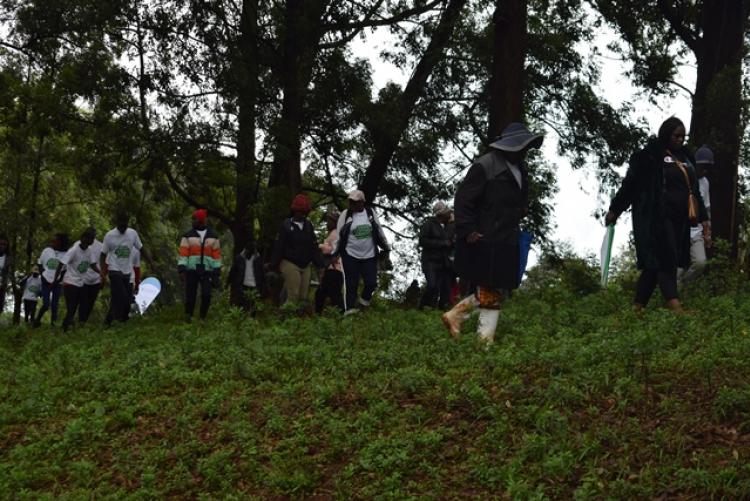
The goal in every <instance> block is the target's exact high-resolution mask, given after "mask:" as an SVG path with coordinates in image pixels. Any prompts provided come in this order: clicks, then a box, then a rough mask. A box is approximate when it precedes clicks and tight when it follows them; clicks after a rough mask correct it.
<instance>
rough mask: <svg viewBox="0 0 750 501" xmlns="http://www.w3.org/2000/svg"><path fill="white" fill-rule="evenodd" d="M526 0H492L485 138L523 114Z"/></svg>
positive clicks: (495, 134)
mask: <svg viewBox="0 0 750 501" xmlns="http://www.w3.org/2000/svg"><path fill="white" fill-rule="evenodd" d="M527 7H528V6H527V0H496V1H495V14H494V15H493V17H492V20H493V26H494V29H495V32H494V38H493V51H492V53H493V54H494V59H493V61H492V78H491V79H490V84H489V85H490V116H489V130H488V138H487V139H488V140H489V141H492V139H494V138H495V137H497V136H499V135H500V133H501V132H502V131H503V129H505V127H506V126H507V125H508V124H510V123H511V122H519V121H521V120H522V118H523V111H524V110H523V109H524V106H523V88H524V78H523V77H524V65H525V63H526V45H527V38H528V36H527V35H528V32H527V26H526V19H527V14H526V10H527Z"/></svg>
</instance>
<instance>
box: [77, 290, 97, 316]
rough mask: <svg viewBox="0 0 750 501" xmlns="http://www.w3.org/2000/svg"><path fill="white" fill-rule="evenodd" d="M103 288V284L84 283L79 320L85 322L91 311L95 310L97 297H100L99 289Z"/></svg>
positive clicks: (79, 306) (79, 307)
mask: <svg viewBox="0 0 750 501" xmlns="http://www.w3.org/2000/svg"><path fill="white" fill-rule="evenodd" d="M101 288H102V285H101V284H95V285H84V286H83V290H82V291H81V302H80V304H79V305H78V322H79V323H81V324H85V323H86V322H87V321H88V319H89V317H90V316H91V312H92V311H94V305H95V304H96V298H97V297H99V290H100V289H101Z"/></svg>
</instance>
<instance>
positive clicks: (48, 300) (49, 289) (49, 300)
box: [36, 277, 62, 324]
mask: <svg viewBox="0 0 750 501" xmlns="http://www.w3.org/2000/svg"><path fill="white" fill-rule="evenodd" d="M60 289H62V286H61V285H60V283H57V284H55V285H54V286H53V285H52V284H51V283H49V282H47V280H45V279H44V277H42V307H41V308H40V309H39V314H38V315H37V317H36V323H37V324H40V323H41V322H42V317H43V316H44V314H45V313H47V310H50V309H51V310H52V323H53V324H54V323H55V322H57V308H58V305H59V304H60V292H61V291H60Z"/></svg>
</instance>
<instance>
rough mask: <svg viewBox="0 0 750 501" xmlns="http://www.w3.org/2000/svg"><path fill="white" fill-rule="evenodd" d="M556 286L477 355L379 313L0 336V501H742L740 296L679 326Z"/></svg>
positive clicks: (745, 371)
mask: <svg viewBox="0 0 750 501" xmlns="http://www.w3.org/2000/svg"><path fill="white" fill-rule="evenodd" d="M585 262H586V261H582V262H575V263H572V264H571V263H570V262H566V263H567V265H568V266H573V267H575V266H581V267H582V266H584V263H585ZM587 266H588V267H589V268H591V264H590V263H589V264H588V265H587ZM553 271H555V272H556V273H558V274H559V276H564V272H562V271H560V269H559V268H553ZM566 284H567V282H565V281H564V280H563V279H560V280H558V281H555V282H554V283H553V284H552V285H550V286H549V287H548V289H547V290H542V289H535V290H529V291H519V293H518V294H516V295H514V297H513V298H512V299H511V300H510V301H509V302H508V303H507V305H506V308H505V309H504V310H503V312H502V314H501V317H500V325H499V326H498V334H497V339H496V342H495V344H494V345H493V346H492V347H491V348H490V349H489V350H485V349H484V348H483V347H482V346H481V345H480V344H479V343H478V341H477V339H476V337H475V335H474V334H470V333H469V331H470V329H471V327H472V325H467V326H466V329H465V334H464V336H463V337H462V338H461V340H460V341H459V342H455V341H453V340H452V339H450V338H449V337H448V336H447V335H446V333H445V331H444V329H443V326H442V325H441V323H440V320H439V317H438V315H437V314H435V313H424V312H418V311H409V310H400V309H396V308H392V307H390V306H387V305H383V304H379V305H377V304H376V305H375V306H374V307H373V308H372V309H371V310H369V311H368V312H367V313H364V314H361V315H358V316H354V317H347V318H343V319H342V318H340V317H339V316H338V315H330V316H329V315H326V316H322V317H316V318H306V319H300V318H298V317H296V316H291V317H288V318H285V319H281V320H279V318H278V317H277V316H276V315H275V314H271V313H262V314H261V315H260V316H259V317H258V319H257V320H255V319H253V320H251V319H248V318H247V317H246V316H245V315H244V314H243V313H242V312H241V311H240V310H237V309H225V305H224V304H222V303H219V304H217V305H216V306H215V307H214V308H213V309H212V311H211V313H210V317H209V321H208V322H207V323H205V324H199V323H196V324H191V325H185V324H181V323H179V319H180V318H181V317H182V314H181V312H180V311H179V310H178V309H171V308H166V309H163V310H161V311H158V312H154V313H155V314H154V315H149V316H147V317H146V318H143V319H135V320H134V321H133V322H131V323H129V324H128V325H127V326H125V327H122V326H118V327H115V328H112V329H109V330H102V329H100V328H99V327H98V326H95V325H92V326H90V327H88V328H85V329H78V330H74V331H71V332H69V333H67V334H62V333H60V332H56V331H51V330H48V329H46V328H43V329H41V330H39V331H33V332H32V331H27V330H26V329H25V328H23V327H13V328H7V327H5V326H3V330H2V334H0V497H3V498H6V497H15V496H18V495H19V494H20V495H22V496H26V497H34V498H37V497H55V498H60V497H63V498H79V497H112V498H115V497H117V498H120V497H175V498H192V497H207V498H208V497H210V498H230V499H239V498H269V497H337V498H345V497H346V498H372V497H379V498H380V497H390V498H394V497H398V498H405V497H406V498H414V497H428V498H446V497H448V498H454V497H461V496H466V495H467V493H468V494H469V495H471V496H472V497H481V498H490V497H498V496H507V497H512V498H516V497H518V498H557V499H560V498H572V497H575V498H580V499H592V498H593V499H599V498H655V497H660V496H678V497H694V498H741V497H743V496H744V495H745V493H746V492H747V491H748V489H749V488H750V468H748V467H747V464H746V462H747V461H746V458H747V457H748V456H750V446H749V445H748V441H747V436H748V433H750V428H748V425H747V413H748V412H750V407H749V405H750V396H749V395H748V391H747V388H746V386H747V385H746V381H747V379H748V377H750V363H749V362H748V360H750V356H749V355H750V337H749V336H748V329H749V328H750V306H749V305H750V301H749V299H750V292H749V290H748V287H747V286H745V285H744V284H737V283H736V282H735V285H739V287H737V288H735V289H734V290H732V291H729V292H728V293H727V294H723V295H715V296H713V297H706V298H704V297H697V296H691V297H690V298H689V299H688V303H687V306H688V307H689V308H691V309H693V310H694V313H693V314H691V315H689V316H686V317H675V316H674V315H672V314H670V313H669V312H667V311H665V310H663V309H661V308H659V307H658V306H657V305H654V306H653V307H651V308H649V309H647V310H646V311H645V312H644V314H643V315H636V314H635V313H634V312H633V311H632V310H631V308H630V294H627V295H626V294H623V293H622V292H620V291H618V290H616V288H611V289H608V290H605V291H599V292H596V293H590V294H587V295H581V292H580V290H576V289H575V288H574V289H570V288H568V287H567V285H566ZM540 294H543V297H540ZM654 303H658V301H656V300H655V301H654ZM4 320H6V319H3V321H4ZM471 323H473V322H471Z"/></svg>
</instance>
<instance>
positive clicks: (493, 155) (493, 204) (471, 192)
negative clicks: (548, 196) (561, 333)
mask: <svg viewBox="0 0 750 501" xmlns="http://www.w3.org/2000/svg"><path fill="white" fill-rule="evenodd" d="M543 140H544V136H542V135H541V134H534V133H532V132H530V131H529V130H528V129H527V128H526V127H525V126H524V125H523V124H520V123H511V124H510V125H508V126H507V127H506V128H505V130H503V132H502V134H501V136H500V137H499V138H498V139H496V140H495V141H494V142H493V143H491V144H490V152H489V153H487V154H485V155H483V156H481V157H479V158H478V159H477V160H476V161H475V162H474V164H473V165H472V166H471V168H470V169H469V172H468V173H467V174H466V177H465V178H464V180H463V181H462V182H461V184H460V185H459V187H458V190H457V191H456V196H455V202H454V209H455V220H456V257H455V266H456V272H457V273H458V276H459V277H460V279H461V281H462V282H464V281H466V282H468V283H471V284H473V285H474V286H475V287H476V289H475V292H474V293H473V294H471V295H469V296H468V297H466V298H464V299H463V300H461V301H459V302H458V303H457V304H456V305H455V306H454V307H453V308H452V309H451V310H450V311H448V312H446V313H444V314H443V316H442V320H443V323H444V324H445V326H446V327H447V328H448V330H449V332H450V334H451V335H452V336H453V337H454V338H457V337H458V335H459V333H460V331H461V325H462V322H463V320H464V316H465V314H466V313H468V312H469V311H470V310H472V309H474V308H476V307H478V308H479V324H478V326H477V332H478V333H479V337H480V339H482V340H483V341H485V342H486V343H487V344H490V343H492V342H493V340H494V336H495V329H496V327H497V322H498V318H499V315H500V307H501V305H502V303H503V301H505V300H506V299H507V298H508V297H510V294H511V291H512V290H514V289H516V288H518V285H519V283H520V276H519V275H520V274H519V268H520V249H519V235H520V228H519V224H520V221H521V219H522V218H523V217H524V216H525V215H526V213H527V212H528V202H529V201H528V193H529V182H528V173H527V170H526V167H525V166H524V159H525V157H526V154H527V153H528V151H529V150H530V149H532V148H539V147H540V146H541V145H542V141H543Z"/></svg>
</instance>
